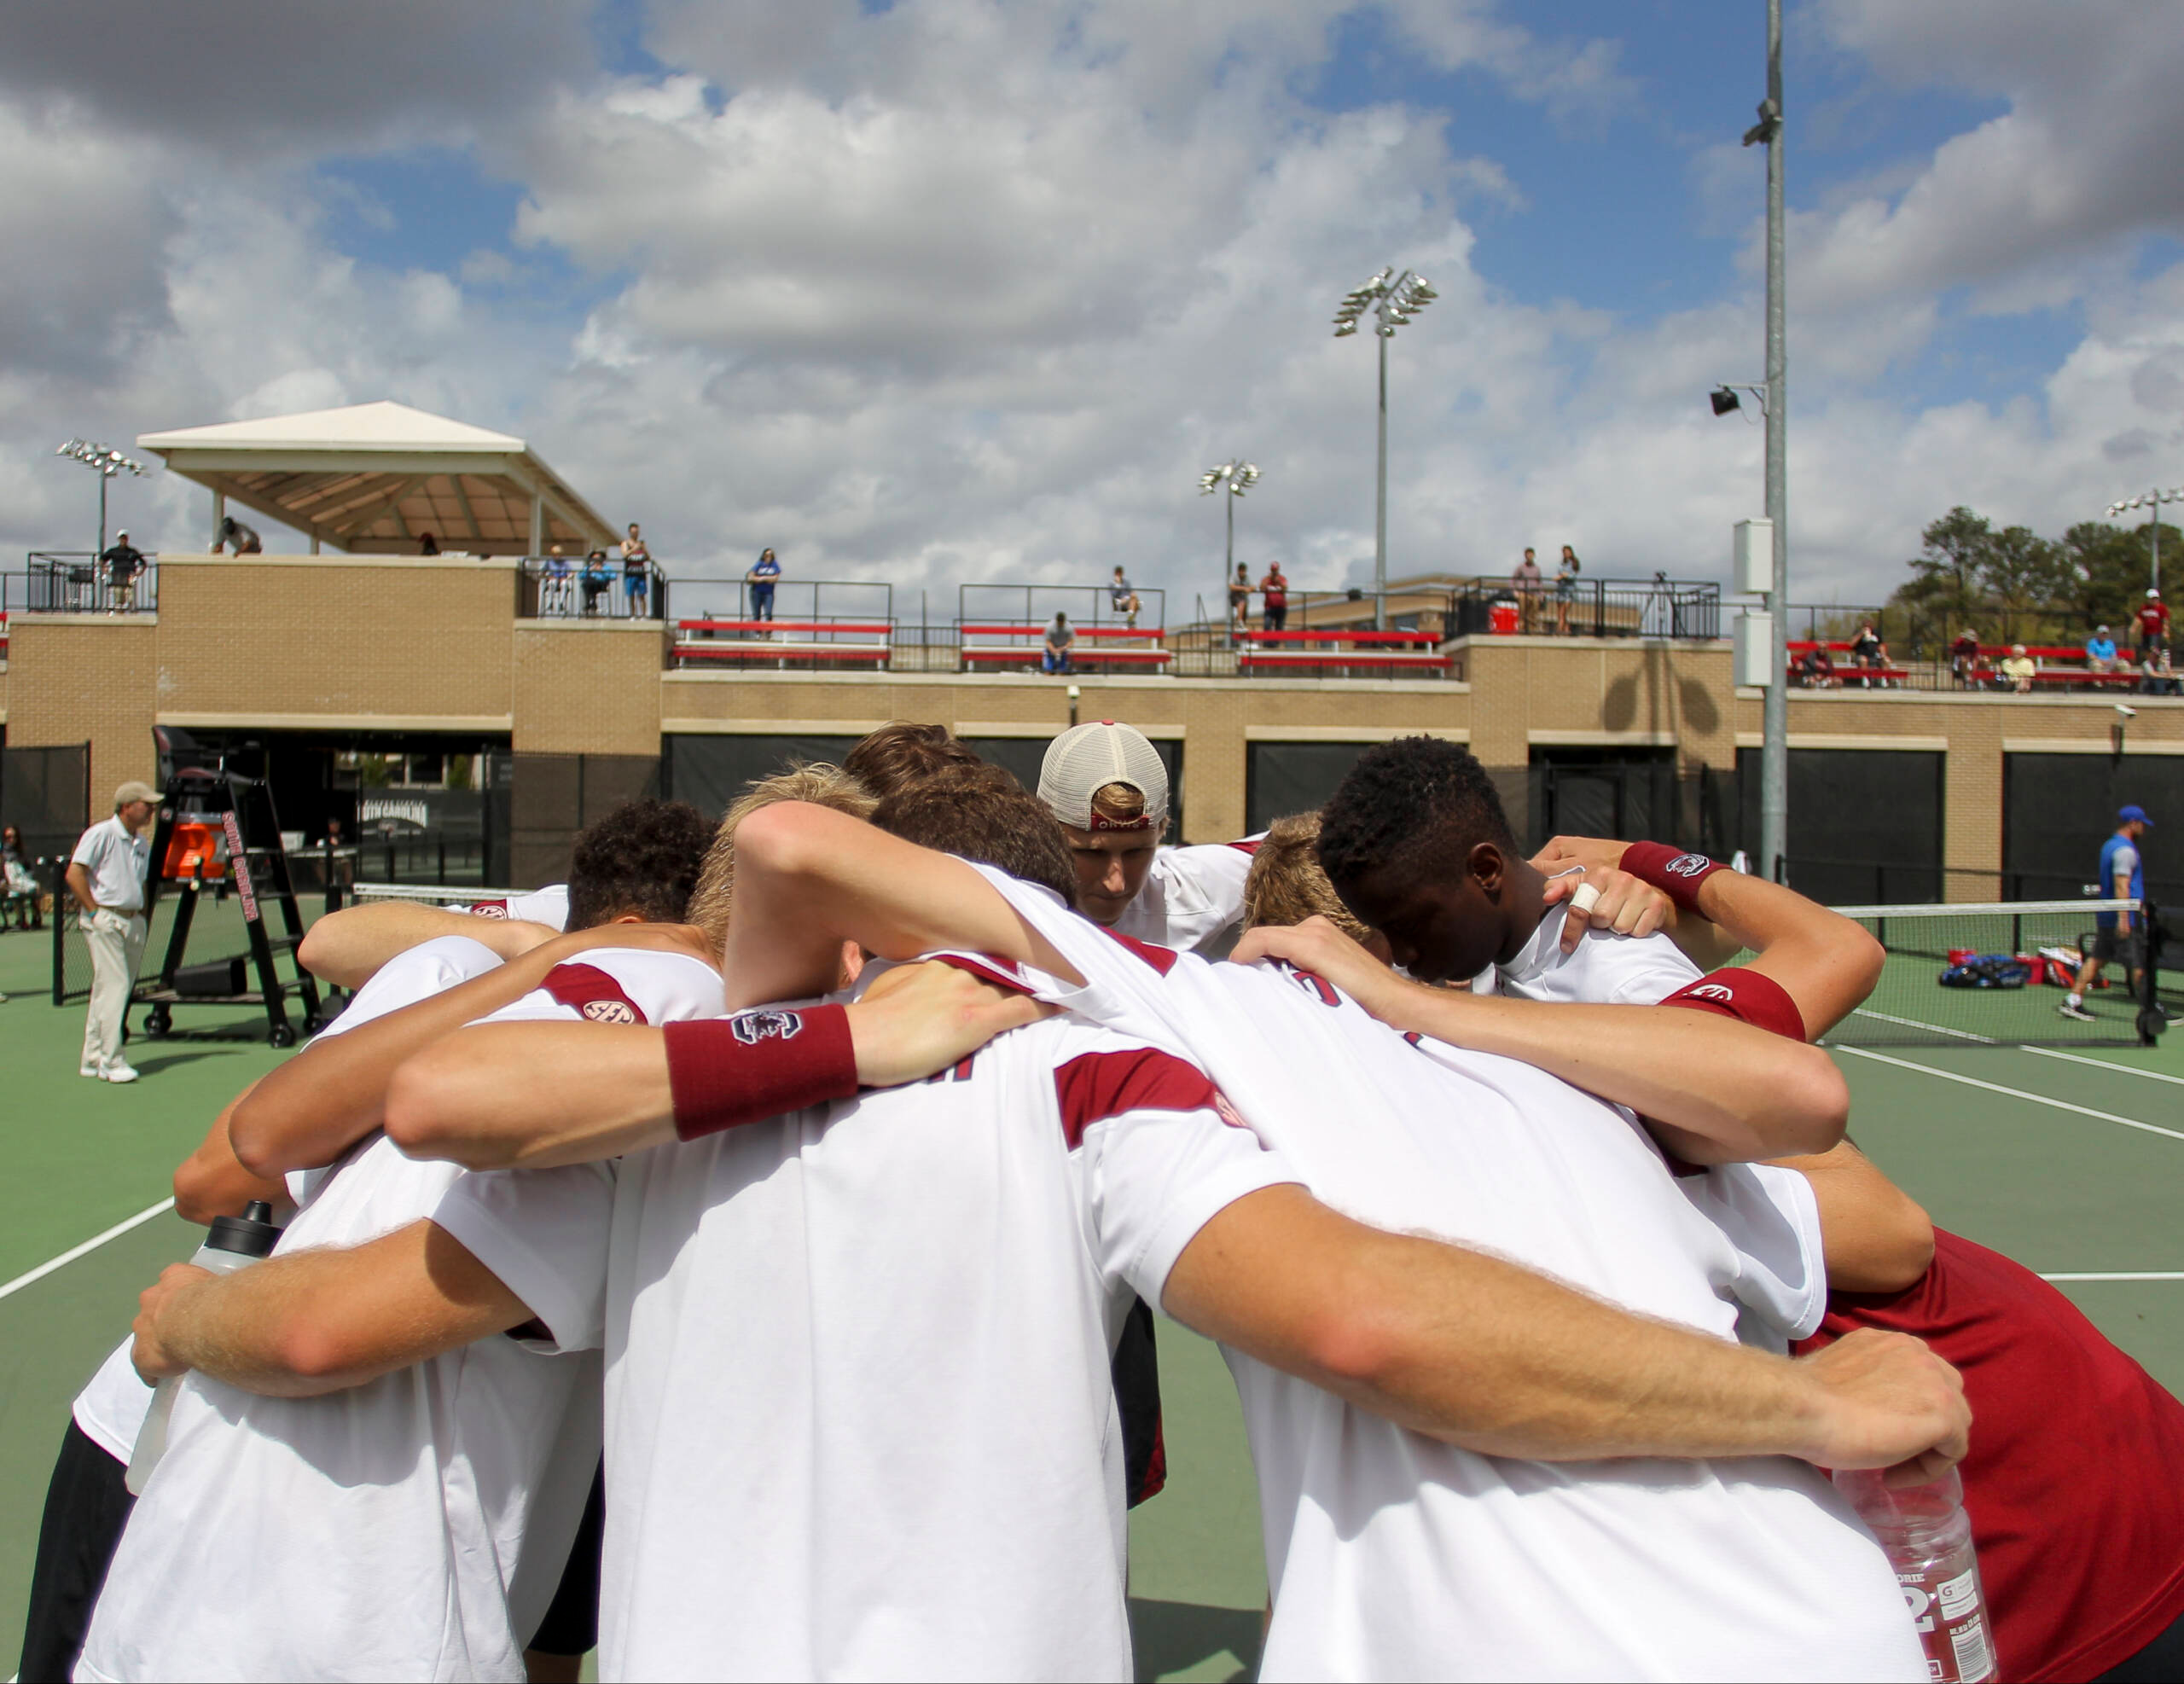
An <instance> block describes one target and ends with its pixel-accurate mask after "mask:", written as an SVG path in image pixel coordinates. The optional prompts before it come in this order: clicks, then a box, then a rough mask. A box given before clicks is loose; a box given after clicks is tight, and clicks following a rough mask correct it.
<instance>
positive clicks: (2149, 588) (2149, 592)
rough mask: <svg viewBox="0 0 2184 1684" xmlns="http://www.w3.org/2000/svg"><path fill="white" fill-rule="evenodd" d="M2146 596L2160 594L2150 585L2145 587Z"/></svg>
mask: <svg viewBox="0 0 2184 1684" xmlns="http://www.w3.org/2000/svg"><path fill="white" fill-rule="evenodd" d="M2146 595H2149V596H2158V595H2161V593H2160V592H2159V591H2158V590H2156V589H2154V588H2153V587H2152V585H2148V586H2147V587H2146Z"/></svg>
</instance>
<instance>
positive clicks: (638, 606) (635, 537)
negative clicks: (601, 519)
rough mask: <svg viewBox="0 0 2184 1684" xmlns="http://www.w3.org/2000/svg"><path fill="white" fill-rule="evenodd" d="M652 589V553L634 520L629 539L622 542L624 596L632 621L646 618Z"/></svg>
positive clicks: (631, 523)
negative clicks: (647, 601)
mask: <svg viewBox="0 0 2184 1684" xmlns="http://www.w3.org/2000/svg"><path fill="white" fill-rule="evenodd" d="M651 589H652V551H650V550H649V549H646V548H645V541H644V538H643V537H642V534H640V533H639V532H638V531H637V523H636V521H634V520H632V521H631V522H630V535H629V537H625V538H624V539H623V540H622V595H623V599H624V608H625V609H626V610H627V612H628V613H629V616H630V618H631V619H633V620H639V619H642V618H644V617H645V597H646V595H647V594H648V592H649V591H650V590H651Z"/></svg>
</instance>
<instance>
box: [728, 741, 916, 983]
mask: <svg viewBox="0 0 2184 1684" xmlns="http://www.w3.org/2000/svg"><path fill="white" fill-rule="evenodd" d="M781 801H809V802H810V803H811V804H812V805H813V806H815V807H829V808H832V809H833V810H834V811H835V812H838V813H847V814H848V815H849V816H851V818H853V819H868V818H870V817H871V816H872V810H873V808H874V806H876V805H877V804H878V803H876V802H874V800H873V798H872V797H871V795H870V794H869V793H867V791H866V789H865V787H864V786H863V784H861V783H859V782H858V781H857V780H856V779H855V778H853V777H851V775H849V774H848V773H847V772H845V771H844V770H843V769H841V768H840V767H839V766H829V765H828V764H825V763H824V762H817V763H814V762H810V761H803V760H798V761H794V762H792V763H791V764H790V766H789V769H787V771H785V772H776V773H775V775H773V776H772V777H770V778H762V779H760V780H759V781H758V782H757V783H754V784H752V786H751V787H750V788H748V789H746V790H745V791H744V792H743V793H742V794H741V796H739V797H738V798H736V801H735V805H733V806H731V807H730V808H729V810H728V812H727V813H726V815H725V816H723V818H722V819H721V822H720V827H719V828H718V829H717V830H716V831H714V832H713V839H712V846H711V847H709V848H707V849H706V862H705V864H704V865H702V866H701V867H700V868H699V870H698V886H697V887H696V888H695V889H694V890H692V891H690V909H689V912H688V914H687V915H686V916H687V918H688V921H689V922H690V923H693V924H695V925H696V926H698V927H699V928H700V929H701V930H703V931H704V932H706V935H707V936H708V937H709V938H712V944H713V949H714V950H715V951H716V952H724V951H726V949H727V946H728V922H729V918H730V917H731V916H732V915H733V910H734V902H735V827H736V826H738V825H740V824H741V823H742V822H743V821H744V820H746V819H747V818H749V817H750V816H751V815H752V814H753V813H755V812H757V811H758V810H759V809H760V808H761V807H770V806H773V805H774V804H775V803H776V802H781Z"/></svg>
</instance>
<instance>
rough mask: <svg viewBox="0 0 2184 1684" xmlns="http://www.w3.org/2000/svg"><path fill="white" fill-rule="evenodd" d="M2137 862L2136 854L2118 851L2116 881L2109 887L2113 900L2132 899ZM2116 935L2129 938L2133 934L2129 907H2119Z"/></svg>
mask: <svg viewBox="0 0 2184 1684" xmlns="http://www.w3.org/2000/svg"><path fill="white" fill-rule="evenodd" d="M2137 862H2138V856H2137V854H2136V853H2135V852H2129V851H2126V850H2124V849H2122V848H2118V849H2117V851H2116V862H2115V863H2116V876H2115V880H2114V881H2113V882H2111V884H2109V886H2108V896H2109V898H2110V899H2111V900H2119V901H2128V900H2129V899H2130V898H2131V868H2132V867H2133V866H2135V864H2137ZM2116 933H2117V934H2118V935H2120V936H2128V935H2129V934H2130V933H2131V909H2130V908H2129V907H2128V906H2119V907H2117V909H2116Z"/></svg>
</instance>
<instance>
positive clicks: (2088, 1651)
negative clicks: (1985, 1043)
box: [1798, 1228, 2184, 1684]
mask: <svg viewBox="0 0 2184 1684" xmlns="http://www.w3.org/2000/svg"><path fill="white" fill-rule="evenodd" d="M1856 1327H1879V1328H1883V1329H1885V1330H1887V1331H1890V1332H1893V1333H1914V1334H1916V1335H1917V1336H1918V1337H1919V1338H1922V1339H1924V1340H1926V1343H1927V1344H1930V1345H1931V1346H1932V1347H1933V1348H1934V1350H1936V1351H1937V1352H1939V1353H1940V1355H1941V1356H1943V1357H1944V1358H1946V1359H1947V1360H1948V1361H1949V1362H1952V1363H1954V1364H1955V1366H1956V1368H1957V1371H1958V1372H1959V1373H1961V1374H1962V1375H1963V1376H1964V1391H1965V1396H1966V1398H1967V1399H1968V1400H1969V1401H1970V1402H1971V1404H1972V1453H1971V1455H1968V1456H1966V1458H1965V1460H1964V1462H1963V1464H1962V1465H1961V1466H1960V1468H1959V1470H1958V1471H1959V1472H1960V1473H1961V1474H1962V1476H1963V1478H1964V1506H1965V1508H1966V1511H1967V1512H1968V1513H1970V1515H1971V1516H1972V1542H1973V1544H1974V1545H1975V1546H1976V1547H1977V1548H1978V1552H1979V1577H1980V1580H1981V1582H1982V1584H1983V1585H1984V1588H1985V1589H1986V1593H1987V1604H1988V1606H1989V1608H1990V1609H1991V1610H1992V1611H1993V1618H1994V1630H1995V1652H1996V1654H1997V1657H1998V1658H1999V1661H2000V1664H2001V1676H2002V1677H2004V1678H2006V1679H2023V1680H2028V1681H2031V1684H2046V1681H2050V1680H2053V1681H2062V1684H2068V1681H2072V1680H2081V1679H2091V1678H2094V1677H2097V1676H2098V1675H2100V1674H2101V1673H2103V1672H2106V1670H2108V1669H2109V1668H2111V1667H2112V1666H2115V1665H2117V1664H2118V1663H2120V1662H2122V1661H2125V1660H2128V1659H2129V1658H2130V1657H2131V1656H2133V1655H2135V1654H2136V1653H2137V1652H2139V1651H2140V1650H2141V1649H2143V1648H2145V1647H2146V1645H2147V1644H2149V1643H2151V1642H2152V1640H2154V1639H2155V1638H2156V1637H2158V1636H2159V1635H2161V1634H2162V1632H2163V1631H2164V1630H2165V1629H2167V1628H2168V1627H2169V1625H2170V1624H2172V1623H2175V1620H2176V1619H2177V1618H2178V1617H2180V1616H2184V1405H2180V1404H2179V1403H2178V1402H2177V1401H2176V1400H2175V1398H2174V1397H2170V1396H2169V1393H2168V1392H2166V1391H2164V1390H2163V1389H2162V1388H2161V1386H2160V1385H2159V1384H2158V1383H2157V1382H2156V1381H2155V1380H2154V1379H2153V1377H2152V1375H2150V1374H2148V1373H2146V1370H2145V1369H2143V1368H2140V1366H2139V1365H2138V1364H2137V1363H2136V1362H2133V1361H2132V1360H2131V1359H2130V1358H2129V1356H2125V1355H2124V1354H2123V1352H2122V1351H2120V1350H2117V1348H2116V1347H2115V1346H2114V1345H2112V1344H2110V1343H2109V1342H2108V1341H2107V1340H2106V1338H2102V1337H2101V1334H2100V1330H2099V1329H2098V1328H2096V1327H2094V1325H2093V1323H2091V1322H2090V1321H2087V1320H2086V1319H2085V1317H2084V1316H2083V1315H2081V1314H2080V1313H2079V1311H2078V1309H2077V1306H2076V1305H2075V1304H2072V1303H2071V1301H2070V1300H2069V1299H2068V1298H2065V1297H2064V1296H2063V1295H2062V1294H2061V1293H2060V1292H2057V1291H2056V1290H2055V1289H2054V1288H2053V1286H2049V1285H2048V1284H2047V1282H2046V1281H2045V1280H2042V1279H2041V1278H2040V1277H2039V1276H2038V1275H2035V1274H2033V1273H2032V1272H2031V1271H2030V1269H2024V1268H2023V1267H2021V1266H2020V1265H2018V1264H2017V1263H2012V1262H2011V1261H2010V1260H2009V1259H2008V1258H2007V1257H2003V1256H2001V1254H2000V1253H1999V1252H1995V1251H1989V1250H1987V1248H1986V1247H1985V1246H1975V1245H1973V1244H1972V1242H1971V1241H1970V1240H1966V1239H1964V1238H1962V1237H1961V1236H1960V1235H1958V1234H1948V1233H1944V1232H1943V1230H1941V1229H1939V1228H1936V1229H1935V1230H1934V1263H1933V1267H1932V1268H1931V1269H1928V1270H1927V1271H1926V1275H1925V1276H1924V1278H1923V1279H1921V1280H1920V1281H1919V1283H1918V1284H1917V1285H1916V1286H1911V1287H1908V1288H1907V1289H1906V1290H1905V1291H1903V1292H1834V1293H1831V1294H1830V1295H1829V1297H1828V1301H1827V1319H1826V1320H1825V1321H1822V1322H1821V1327H1820V1331H1819V1333H1815V1335H1814V1336H1813V1337H1812V1338H1809V1339H1807V1340H1805V1341H1804V1342H1802V1343H1801V1344H1799V1345H1798V1355H1799V1356H1804V1355H1805V1354H1807V1353H1808V1352H1810V1351H1814V1350H1819V1349H1821V1347H1822V1346H1824V1345H1826V1344H1829V1343H1830V1342H1831V1341H1833V1340H1835V1339H1838V1338H1841V1337H1842V1336H1843V1335H1844V1334H1845V1333H1849V1332H1850V1331H1851V1329H1853V1328H1856Z"/></svg>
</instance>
